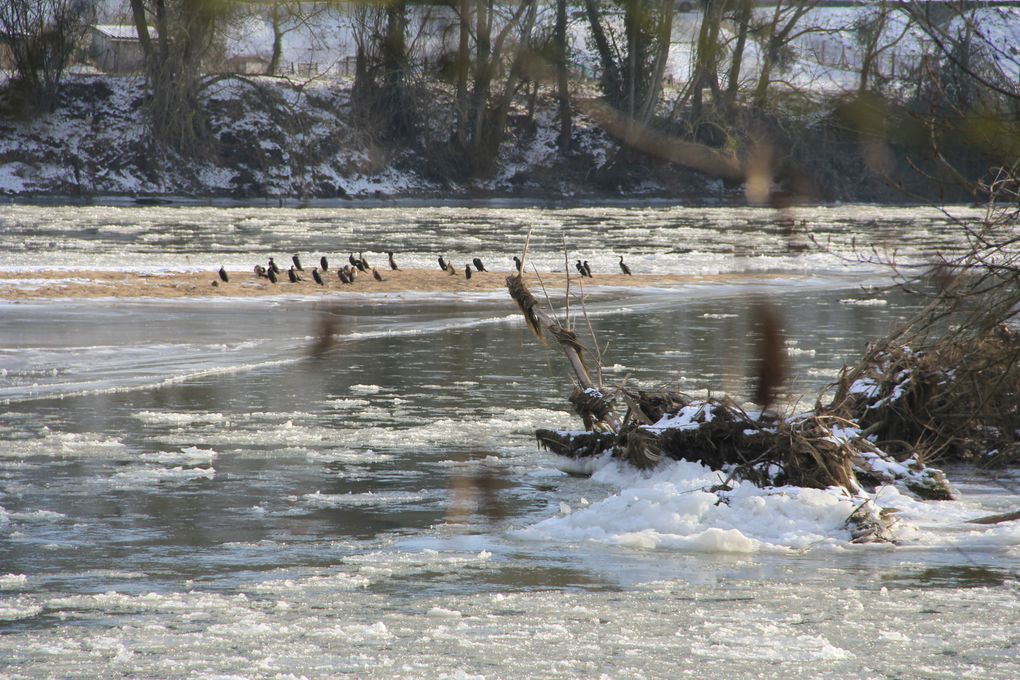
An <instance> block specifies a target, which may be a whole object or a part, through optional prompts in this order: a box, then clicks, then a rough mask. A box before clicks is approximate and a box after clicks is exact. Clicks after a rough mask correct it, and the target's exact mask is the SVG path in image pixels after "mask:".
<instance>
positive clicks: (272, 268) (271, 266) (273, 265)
mask: <svg viewBox="0 0 1020 680" xmlns="http://www.w3.org/2000/svg"><path fill="white" fill-rule="evenodd" d="M268 266H269V271H271V272H273V273H274V274H279V273H280V268H279V267H277V266H276V263H275V262H273V258H269V265H268Z"/></svg>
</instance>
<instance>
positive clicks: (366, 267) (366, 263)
mask: <svg viewBox="0 0 1020 680" xmlns="http://www.w3.org/2000/svg"><path fill="white" fill-rule="evenodd" d="M358 257H359V258H360V259H361V266H362V267H364V269H362V270H361V271H363V272H367V271H368V270H369V269H371V268H372V265H370V264H369V263H368V260H366V259H365V254H364V253H358Z"/></svg>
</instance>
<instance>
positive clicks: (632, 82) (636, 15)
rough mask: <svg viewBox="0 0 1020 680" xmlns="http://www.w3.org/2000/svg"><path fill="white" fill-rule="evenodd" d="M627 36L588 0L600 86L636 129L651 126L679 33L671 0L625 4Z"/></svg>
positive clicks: (630, 0)
mask: <svg viewBox="0 0 1020 680" xmlns="http://www.w3.org/2000/svg"><path fill="white" fill-rule="evenodd" d="M617 6H618V7H619V6H622V9H623V27H622V31H621V30H619V29H617V28H615V27H614V24H613V22H611V21H609V20H607V17H606V15H605V12H604V11H603V9H602V7H601V6H600V5H599V3H598V2H597V0H584V8H585V13H586V15H587V18H588V24H589V28H590V30H591V39H592V45H593V47H594V49H595V52H596V55H597V56H598V63H599V81H600V85H601V87H602V93H603V95H604V96H605V98H606V100H607V102H608V103H609V104H610V105H611V106H612V107H614V108H616V109H617V110H618V111H619V112H620V113H622V114H623V115H625V116H626V117H628V118H629V119H631V120H633V121H634V122H635V124H636V125H639V126H641V125H646V124H647V123H648V121H649V120H650V118H651V116H652V114H653V113H654V109H655V105H656V104H657V103H658V100H659V97H660V95H661V93H662V78H663V74H664V73H665V68H666V59H667V57H668V56H669V44H670V36H671V35H672V28H673V2H672V1H671V0H623V1H622V2H619V3H617Z"/></svg>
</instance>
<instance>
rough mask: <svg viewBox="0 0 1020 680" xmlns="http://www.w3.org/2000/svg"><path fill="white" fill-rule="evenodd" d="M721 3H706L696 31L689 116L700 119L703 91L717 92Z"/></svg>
mask: <svg viewBox="0 0 1020 680" xmlns="http://www.w3.org/2000/svg"><path fill="white" fill-rule="evenodd" d="M723 4H724V3H723V2H708V3H707V4H706V5H705V10H704V15H703V16H702V18H701V28H700V29H699V31H698V53H697V55H696V57H695V61H694V73H693V75H692V76H691V95H692V101H691V109H692V110H691V114H692V117H693V118H694V119H695V120H697V119H699V118H701V114H702V108H703V106H704V94H703V91H704V89H705V88H706V87H708V88H709V89H710V90H711V91H712V92H713V93H718V92H719V76H718V73H717V70H718V67H719V49H720V46H719V30H720V27H721V25H722V9H723Z"/></svg>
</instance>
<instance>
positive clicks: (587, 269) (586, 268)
mask: <svg viewBox="0 0 1020 680" xmlns="http://www.w3.org/2000/svg"><path fill="white" fill-rule="evenodd" d="M584 273H585V274H587V275H588V278H589V279H590V278H591V265H590V264H588V260H585V261H584Z"/></svg>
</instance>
